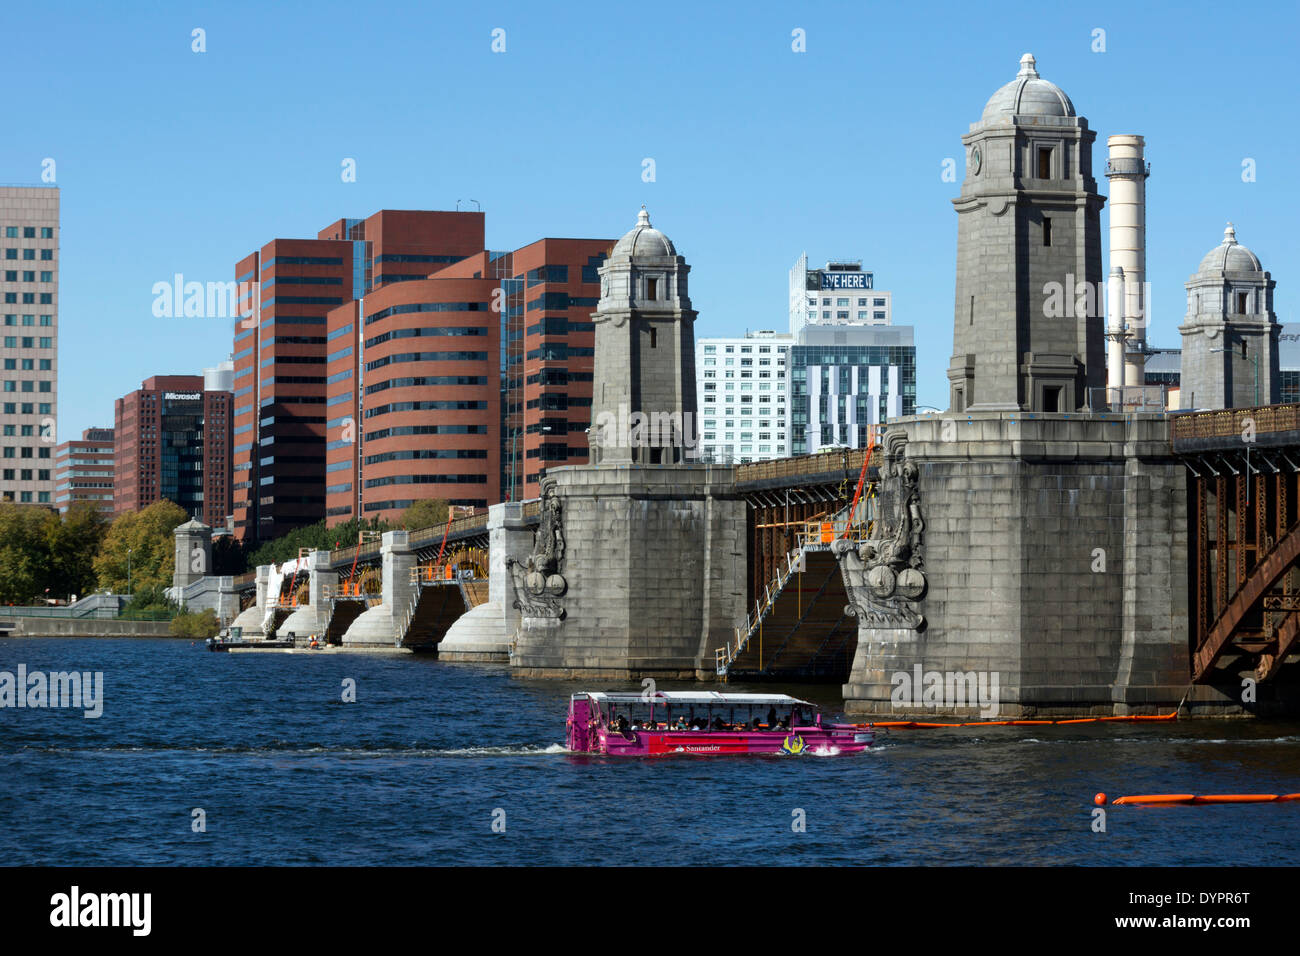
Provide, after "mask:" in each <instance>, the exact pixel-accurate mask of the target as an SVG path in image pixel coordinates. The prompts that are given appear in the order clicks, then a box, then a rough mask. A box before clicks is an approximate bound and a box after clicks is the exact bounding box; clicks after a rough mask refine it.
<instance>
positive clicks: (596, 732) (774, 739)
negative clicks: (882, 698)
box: [567, 691, 875, 757]
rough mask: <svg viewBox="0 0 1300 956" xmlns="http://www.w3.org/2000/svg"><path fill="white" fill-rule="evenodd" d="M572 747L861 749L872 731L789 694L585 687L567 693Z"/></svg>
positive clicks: (654, 751) (627, 753) (606, 750)
mask: <svg viewBox="0 0 1300 956" xmlns="http://www.w3.org/2000/svg"><path fill="white" fill-rule="evenodd" d="M567 738H568V739H567V745H568V749H569V750H571V751H574V752H575V753H592V754H605V755H607V756H611V757H658V756H663V755H665V754H701V755H704V756H719V755H722V754H815V755H817V756H838V755H840V754H854V753H861V752H862V751H864V750H866V749H867V748H868V747H870V746H871V744H872V742H873V740H874V739H875V735H874V733H873V732H872V730H871V729H870V727H865V728H864V727H862V726H860V725H857V724H824V723H822V718H821V714H820V713H818V712H817V707H816V705H814V704H811V703H809V702H808V701H806V700H799V699H798V698H797V697H789V696H787V695H785V694H719V693H717V692H714V691H709V692H705V693H690V692H681V691H671V692H663V691H660V692H658V693H655V694H638V693H636V692H631V693H623V694H603V693H582V694H574V695H573V696H572V698H571V699H570V700H569V721H568V734H567Z"/></svg>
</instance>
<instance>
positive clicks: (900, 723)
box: [853, 711, 1178, 730]
mask: <svg viewBox="0 0 1300 956" xmlns="http://www.w3.org/2000/svg"><path fill="white" fill-rule="evenodd" d="M1177 719H1178V711H1173V712H1172V713H1169V714H1150V715H1145V716H1136V715H1134V716H1130V717H1074V718H1071V719H1070V720H973V721H969V722H967V723H953V724H930V723H920V722H918V721H915V720H894V721H884V720H877V721H876V722H875V723H871V724H854V725H853V726H855V727H899V728H904V729H908V730H913V729H922V728H933V727H1035V726H1039V725H1041V724H1095V723H1099V722H1101V721H1104V720H1119V721H1141V720H1177Z"/></svg>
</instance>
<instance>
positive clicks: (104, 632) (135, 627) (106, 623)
mask: <svg viewBox="0 0 1300 956" xmlns="http://www.w3.org/2000/svg"><path fill="white" fill-rule="evenodd" d="M3 617H4V610H3V608H0V618H3ZM9 620H11V621H13V623H14V624H15V625H16V627H15V628H14V630H13V631H11V632H10V633H9V635H8V636H9V637H154V638H157V637H174V636H175V635H173V634H172V632H171V622H170V621H126V620H121V619H118V618H93V617H88V618H76V617H15V618H10V619H9ZM176 639H177V640H181V641H188V640H193V638H188V637H178V638H176Z"/></svg>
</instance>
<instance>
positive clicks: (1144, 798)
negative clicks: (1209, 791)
mask: <svg viewBox="0 0 1300 956" xmlns="http://www.w3.org/2000/svg"><path fill="white" fill-rule="evenodd" d="M1195 799H1196V794H1194V793H1145V794H1142V795H1140V796H1136V797H1120V798H1119V799H1117V800H1115V801H1114V804H1115V806H1119V805H1120V804H1122V803H1191V802H1192V801H1193V800H1195Z"/></svg>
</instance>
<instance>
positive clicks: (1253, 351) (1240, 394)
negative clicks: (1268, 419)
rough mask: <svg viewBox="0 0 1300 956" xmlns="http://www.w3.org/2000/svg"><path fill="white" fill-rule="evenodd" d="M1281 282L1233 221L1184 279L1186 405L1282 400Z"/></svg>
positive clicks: (1183, 390)
mask: <svg viewBox="0 0 1300 956" xmlns="http://www.w3.org/2000/svg"><path fill="white" fill-rule="evenodd" d="M1276 285H1277V283H1276V282H1275V281H1274V280H1273V279H1272V277H1271V276H1269V274H1268V273H1267V272H1265V271H1264V267H1263V266H1262V265H1260V262H1259V257H1257V256H1256V255H1255V253H1253V252H1251V251H1250V250H1249V249H1247V248H1246V247H1245V246H1243V245H1242V244H1241V243H1239V242H1238V241H1237V231H1236V230H1235V229H1233V227H1232V223H1228V228H1227V229H1225V230H1223V242H1221V243H1220V244H1219V245H1217V246H1215V247H1214V248H1213V249H1211V250H1210V251H1209V252H1208V253H1206V255H1205V258H1203V259H1202V260H1201V265H1200V267H1199V268H1198V269H1197V270H1196V273H1195V274H1194V275H1193V276H1192V277H1191V278H1190V279H1188V280H1187V283H1186V287H1187V319H1186V321H1185V322H1184V323H1183V325H1181V326H1179V329H1178V331H1179V332H1181V333H1182V336H1183V354H1182V376H1181V396H1180V398H1181V402H1182V405H1183V407H1185V408H1240V407H1244V406H1252V405H1274V404H1276V403H1277V402H1278V399H1279V395H1278V392H1279V388H1280V384H1281V375H1280V374H1279V372H1278V354H1277V346H1278V335H1279V334H1280V332H1281V331H1282V327H1281V326H1280V325H1278V323H1277V316H1276V315H1274V314H1273V287H1274V286H1276Z"/></svg>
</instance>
